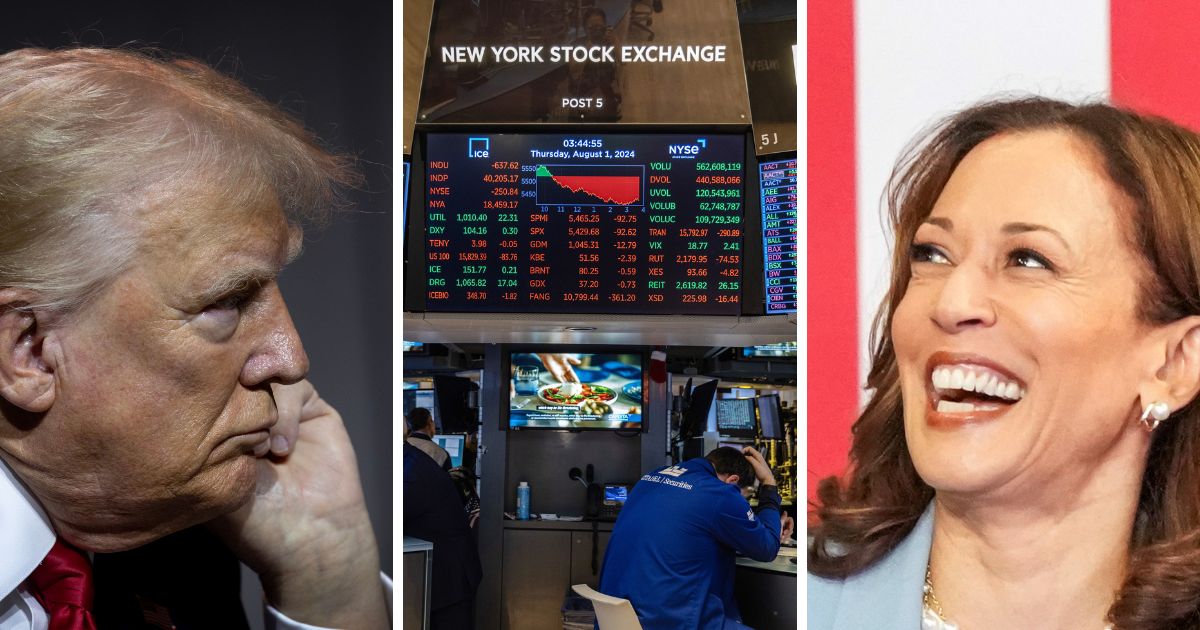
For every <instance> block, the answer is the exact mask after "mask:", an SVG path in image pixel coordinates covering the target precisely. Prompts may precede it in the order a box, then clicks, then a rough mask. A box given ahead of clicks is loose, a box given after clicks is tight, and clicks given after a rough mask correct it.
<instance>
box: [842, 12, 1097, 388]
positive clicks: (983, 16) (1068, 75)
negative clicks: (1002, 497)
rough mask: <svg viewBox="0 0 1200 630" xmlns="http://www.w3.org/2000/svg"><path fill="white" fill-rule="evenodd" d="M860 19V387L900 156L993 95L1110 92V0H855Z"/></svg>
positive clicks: (884, 275)
mask: <svg viewBox="0 0 1200 630" xmlns="http://www.w3.org/2000/svg"><path fill="white" fill-rule="evenodd" d="M854 20H855V33H854V37H855V51H854V52H855V64H856V68H855V73H856V76H855V100H856V108H857V112H856V125H857V129H856V138H857V146H856V153H857V165H856V168H857V176H858V179H857V185H856V187H857V191H856V192H857V199H858V217H857V230H858V242H857V246H858V316H859V348H860V352H859V382H860V384H861V383H864V382H865V380H866V374H867V371H868V368H869V359H870V354H869V348H868V346H867V343H868V338H869V335H870V326H871V321H872V318H873V317H874V315H875V311H876V309H877V308H878V307H879V304H880V300H882V299H883V295H884V292H885V291H886V289H887V282H888V277H889V266H890V252H891V246H892V243H890V242H889V241H890V238H889V237H888V236H887V235H886V234H885V232H884V229H883V228H884V208H883V205H882V203H881V201H882V198H883V197H882V195H883V191H884V186H885V185H886V183H887V180H888V177H889V176H890V175H891V171H892V167H893V166H894V164H895V162H896V159H897V158H898V157H899V155H900V153H901V152H902V151H903V149H904V148H905V147H906V146H907V145H908V144H909V143H910V142H911V141H912V140H913V139H914V137H915V136H916V135H917V134H918V132H920V131H921V130H922V129H925V128H926V127H927V126H929V125H930V124H931V123H933V122H934V121H935V120H937V119H939V118H941V117H943V116H945V115H948V114H950V113H953V112H955V111H957V110H960V109H963V108H964V107H967V106H969V105H972V104H974V103H976V102H978V101H980V100H982V99H985V98H987V97H989V96H996V95H1000V94H1013V93H1018V94H1031V93H1032V94H1040V95H1044V96H1049V97H1054V98H1060V99H1066V100H1085V99H1094V98H1104V97H1107V95H1108V92H1109V4H1108V2H1097V1H1095V0H1056V1H1054V2H1035V1H1033V0H1022V1H1019V2H1012V1H1010V2H1002V1H998V0H991V1H978V2H975V1H972V2H955V1H953V0H937V1H930V2H924V1H923V2H893V1H888V0H857V2H856V3H855V16H854ZM863 400H864V401H865V392H864V396H863Z"/></svg>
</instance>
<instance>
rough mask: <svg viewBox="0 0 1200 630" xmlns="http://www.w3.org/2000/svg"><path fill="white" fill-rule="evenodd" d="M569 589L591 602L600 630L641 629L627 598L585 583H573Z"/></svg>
mask: <svg viewBox="0 0 1200 630" xmlns="http://www.w3.org/2000/svg"><path fill="white" fill-rule="evenodd" d="M571 589H572V590H574V591H575V593H577V594H578V595H579V596H580V597H585V598H587V599H588V600H590V601H591V602H592V607H593V608H595V610H596V622H597V623H598V624H600V630H642V622H640V621H638V618H637V613H635V612H633V604H630V603H629V600H628V599H621V598H620V597H613V596H611V595H605V594H604V593H601V592H598V591H596V590H593V589H592V587H590V586H588V585H587V584H575V585H573V586H572V587H571Z"/></svg>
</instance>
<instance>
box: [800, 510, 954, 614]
mask: <svg viewBox="0 0 1200 630" xmlns="http://www.w3.org/2000/svg"><path fill="white" fill-rule="evenodd" d="M932 544H933V503H932V502H931V503H930V504H929V507H927V508H925V513H924V514H922V515H921V518H920V519H918V520H917V524H916V526H914V527H913V530H912V532H910V533H909V534H908V536H907V537H905V539H904V540H903V541H901V542H900V544H899V545H897V546H896V548H895V549H893V550H892V551H891V553H889V554H887V555H886V556H884V557H883V558H882V559H880V560H879V562H877V563H875V564H874V565H872V566H871V567H870V568H868V569H867V570H865V571H862V572H860V573H857V574H855V575H852V576H850V577H848V578H846V579H844V580H837V579H833V580H830V579H826V578H822V577H817V576H815V575H812V574H809V576H808V628H809V630H866V629H870V630H919V628H920V627H921V596H922V594H923V593H922V587H923V586H925V568H926V567H927V566H928V565H929V547H930V546H931V545H932Z"/></svg>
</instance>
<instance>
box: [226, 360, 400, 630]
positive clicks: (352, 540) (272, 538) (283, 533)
mask: <svg viewBox="0 0 1200 630" xmlns="http://www.w3.org/2000/svg"><path fill="white" fill-rule="evenodd" d="M272 393H273V394H274V397H275V404H276V407H277V408H278V411H279V423H278V425H277V428H278V429H279V430H280V432H281V433H282V434H283V435H284V437H285V438H287V447H286V448H285V449H283V452H282V453H280V452H279V451H275V452H274V456H272V457H270V458H263V459H261V460H259V480H258V488H257V490H256V491H255V494H254V496H253V497H252V498H251V499H250V501H249V502H247V503H246V505H244V506H242V507H241V508H239V509H238V510H237V511H235V512H234V513H232V514H229V515H226V516H224V517H221V518H219V519H217V520H216V521H213V523H212V524H211V527H212V528H213V529H214V530H215V531H216V532H217V533H218V534H219V535H220V536H221V537H222V539H223V540H224V541H225V543H226V544H227V545H229V547H230V549H232V550H233V552H234V553H235V554H236V555H237V556H238V558H239V559H240V560H241V561H242V562H244V563H245V564H246V565H248V566H249V567H250V568H251V569H253V570H254V571H255V572H256V573H258V575H259V577H260V578H261V579H262V583H263V590H264V591H265V593H266V599H267V602H268V603H269V604H270V605H271V606H272V607H273V608H275V609H276V610H277V611H278V612H280V613H282V614H283V615H285V616H286V617H287V618H289V619H290V620H294V621H295V622H300V623H304V624H308V625H310V626H316V627H328V628H344V629H357V628H364V629H375V628H386V627H388V626H389V623H390V614H389V610H388V605H387V596H386V592H385V589H384V587H383V586H382V585H381V584H380V581H379V575H380V571H379V552H378V548H377V547H376V544H375V533H374V531H373V530H372V528H371V522H370V519H369V518H368V516H367V509H366V503H365V500H364V498H363V494H362V485H361V483H360V482H359V479H358V465H357V462H356V461H355V457H354V450H353V448H352V447H351V445H350V440H349V437H348V436H347V435H346V429H345V427H344V426H343V425H342V419H341V416H340V415H338V413H337V411H336V410H334V409H333V407H330V406H329V404H328V403H326V402H325V401H323V400H321V398H320V397H319V396H317V394H316V391H314V390H313V388H312V386H311V385H309V384H308V383H307V382H303V383H299V384H296V385H288V386H279V385H273V386H272ZM297 425H298V426H297ZM300 627H303V626H300Z"/></svg>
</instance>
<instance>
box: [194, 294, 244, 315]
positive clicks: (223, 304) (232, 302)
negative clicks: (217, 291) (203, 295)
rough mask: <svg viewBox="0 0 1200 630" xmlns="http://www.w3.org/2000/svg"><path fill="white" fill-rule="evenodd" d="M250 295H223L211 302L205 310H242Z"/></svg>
mask: <svg viewBox="0 0 1200 630" xmlns="http://www.w3.org/2000/svg"><path fill="white" fill-rule="evenodd" d="M249 299H250V296H249V295H248V294H245V293H235V294H233V295H228V296H226V297H223V298H221V299H219V300H217V301H216V302H213V303H212V304H209V305H208V306H207V307H206V308H205V310H207V311H240V310H241V309H242V307H243V306H245V305H246V302H247V301H249Z"/></svg>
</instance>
